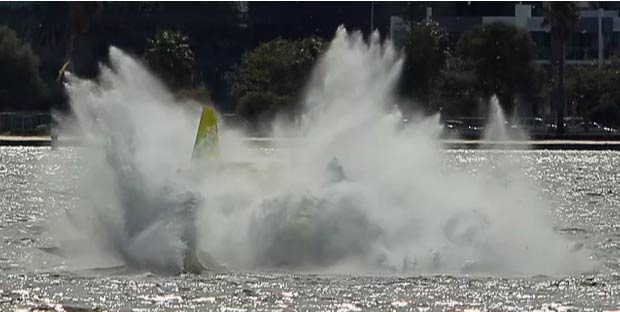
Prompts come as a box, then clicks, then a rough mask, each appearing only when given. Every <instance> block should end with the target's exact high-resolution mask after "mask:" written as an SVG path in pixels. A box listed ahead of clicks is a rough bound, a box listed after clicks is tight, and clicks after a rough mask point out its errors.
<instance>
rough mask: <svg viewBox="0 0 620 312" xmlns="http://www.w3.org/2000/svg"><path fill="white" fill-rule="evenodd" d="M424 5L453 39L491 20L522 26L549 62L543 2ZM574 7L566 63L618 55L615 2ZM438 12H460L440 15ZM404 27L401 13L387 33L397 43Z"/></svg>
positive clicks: (619, 24)
mask: <svg viewBox="0 0 620 312" xmlns="http://www.w3.org/2000/svg"><path fill="white" fill-rule="evenodd" d="M485 3H486V2H485ZM427 5H428V6H426V7H425V9H426V10H425V17H426V18H431V19H433V20H434V21H436V22H438V23H439V24H440V25H442V26H443V27H445V28H446V30H447V31H448V33H450V35H451V36H452V37H453V38H455V39H458V38H459V37H460V35H461V34H462V33H464V32H466V31H468V30H470V29H472V28H473V27H475V26H478V25H484V24H489V23H493V22H505V23H509V24H513V25H516V26H518V27H521V28H523V29H526V30H527V31H528V32H529V33H530V35H531V37H532V40H533V41H534V43H535V44H536V49H537V62H539V63H541V64H549V63H550V59H551V33H550V28H549V27H548V26H547V27H543V20H544V4H543V2H530V3H525V2H519V3H515V2H506V3H505V4H504V5H502V6H501V8H496V9H495V10H494V11H495V12H507V11H508V10H507V8H508V7H512V8H513V10H512V12H511V14H505V15H482V14H484V13H486V11H485V10H483V9H477V8H472V9H471V10H470V11H467V10H464V9H459V8H458V7H457V8H455V9H453V10H447V9H445V8H441V10H438V11H439V12H434V11H436V10H435V4H434V3H427ZM461 5H462V4H461ZM498 5H499V4H498ZM578 6H579V7H580V8H581V14H580V21H579V25H578V27H577V29H576V31H575V32H574V34H573V36H572V38H571V39H570V40H569V42H568V43H567V47H566V48H567V50H566V59H567V61H566V63H567V64H569V65H570V64H583V65H585V64H593V63H602V62H608V61H609V60H610V59H611V58H612V57H613V56H614V55H618V54H620V17H619V15H618V12H619V11H618V8H617V4H603V3H601V4H599V3H596V2H579V3H578ZM597 6H598V7H597ZM433 13H435V14H433ZM437 13H439V14H437ZM442 13H443V14H459V13H460V14H463V15H440V14H442ZM408 29H409V26H408V22H407V21H406V20H405V19H404V18H403V17H402V16H392V17H391V18H390V36H391V38H392V39H393V40H394V42H396V43H397V44H398V43H399V42H402V38H403V35H404V34H406V32H407V31H408Z"/></svg>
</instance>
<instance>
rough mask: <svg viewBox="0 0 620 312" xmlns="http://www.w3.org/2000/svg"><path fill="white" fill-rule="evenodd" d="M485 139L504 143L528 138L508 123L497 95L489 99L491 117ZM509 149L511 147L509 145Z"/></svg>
mask: <svg viewBox="0 0 620 312" xmlns="http://www.w3.org/2000/svg"><path fill="white" fill-rule="evenodd" d="M483 138H484V139H485V140H490V141H504V142H506V141H510V140H524V139H526V138H527V136H526V134H525V133H524V132H523V131H522V130H521V129H518V128H516V127H513V126H512V125H511V124H510V123H509V122H508V119H507V118H506V114H505V113H504V109H502V106H501V105H500V103H499V99H498V98H497V96H496V95H493V96H491V98H490V99H489V115H488V117H487V124H486V125H485V129H484V136H483ZM508 147H510V146H509V145H508Z"/></svg>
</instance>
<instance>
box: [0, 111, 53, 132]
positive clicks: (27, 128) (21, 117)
mask: <svg viewBox="0 0 620 312" xmlns="http://www.w3.org/2000/svg"><path fill="white" fill-rule="evenodd" d="M51 120H52V117H51V115H50V113H49V112H0V134H2V133H10V134H30V133H45V132H48V131H49V128H50V123H51Z"/></svg>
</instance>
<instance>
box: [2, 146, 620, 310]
mask: <svg viewBox="0 0 620 312" xmlns="http://www.w3.org/2000/svg"><path fill="white" fill-rule="evenodd" d="M448 153H449V156H450V159H451V161H454V162H455V163H456V164H458V165H462V166H466V167H467V168H469V169H470V170H476V169H477V168H481V167H483V166H487V165H488V164H489V160H490V159H493V158H494V157H498V156H502V157H506V156H508V157H514V158H515V159H520V160H522V161H523V164H525V167H524V168H525V170H526V171H527V174H528V175H530V176H531V178H532V179H534V180H535V181H536V183H538V184H539V185H540V186H541V193H542V195H543V196H545V197H547V198H548V199H549V200H550V201H551V202H552V203H553V204H552V205H551V206H550V207H552V211H550V213H551V214H552V215H553V216H554V217H555V220H556V230H557V231H559V232H561V233H562V234H563V235H565V236H567V237H568V238H570V239H572V240H575V241H577V242H583V243H584V245H585V247H586V248H589V249H591V250H592V251H593V257H594V258H596V259H598V260H600V261H601V263H602V266H601V267H600V268H599V270H598V273H596V274H588V275H574V276H559V277H548V276H531V277H519V278H504V277H493V276H458V277H456V276H441V275H440V276H407V275H402V276H400V275H398V276H377V275H366V276H350V275H338V274H289V273H281V272H279V273H243V272H236V273H226V274H215V273H212V274H203V275H182V276H175V277H161V276H155V275H152V274H148V273H127V272H119V271H116V272H114V273H113V274H112V273H110V272H107V271H92V270H90V271H86V270H80V269H76V268H74V267H70V266H68V265H67V264H66V263H65V262H64V261H63V259H62V258H59V257H57V256H54V255H51V254H49V253H46V252H43V251H41V250H40V248H44V247H48V246H49V245H50V238H49V237H48V236H47V235H46V233H45V230H44V227H45V226H46V224H47V221H48V220H49V219H50V218H51V217H53V216H54V215H55V214H59V213H62V210H63V209H64V208H65V206H67V205H69V203H70V202H71V200H72V199H73V198H74V197H75V193H74V191H73V190H72V189H71V188H70V187H69V186H66V185H49V184H46V183H42V180H43V179H42V178H41V177H42V175H54V174H56V173H57V172H58V169H59V165H58V163H59V161H60V160H62V161H63V163H65V164H66V163H67V162H69V163H71V162H72V161H73V160H74V158H75V153H73V152H71V150H60V151H59V152H54V153H52V152H51V151H50V150H49V148H33V147H0V234H1V237H2V243H1V244H0V277H1V278H0V310H2V311H11V310H21V309H23V310H26V311H27V310H29V309H32V308H36V307H40V308H45V307H47V308H56V310H58V311H62V306H60V304H62V305H64V306H65V307H66V310H69V307H82V308H100V309H102V310H104V311H107V310H109V311H154V310H182V311H186V310H199V311H203V310H221V311H297V310H299V311H326V310H330V311H363V310H375V311H377V310H380V311H387V310H393V311H447V310H456V311H491V310H494V311H532V310H541V311H604V310H618V309H620V188H618V184H617V182H618V181H617V180H620V167H619V165H620V153H619V152H603V151H520V152H510V151H502V152H500V151H496V152H489V151H450V152H448ZM55 159H58V160H59V161H58V162H57V161H55Z"/></svg>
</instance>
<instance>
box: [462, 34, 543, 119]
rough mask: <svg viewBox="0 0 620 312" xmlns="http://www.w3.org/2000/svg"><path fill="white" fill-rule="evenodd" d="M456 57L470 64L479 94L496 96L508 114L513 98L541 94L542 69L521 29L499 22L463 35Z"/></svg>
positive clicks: (527, 35) (526, 35)
mask: <svg viewBox="0 0 620 312" xmlns="http://www.w3.org/2000/svg"><path fill="white" fill-rule="evenodd" d="M457 53H458V55H459V56H460V57H462V58H464V59H466V60H469V61H470V62H471V63H472V64H473V67H474V70H475V76H476V80H477V81H476V88H477V89H478V91H479V93H480V94H481V95H482V96H484V97H490V96H491V95H493V94H495V95H497V97H498V98H499V99H500V103H501V104H502V106H503V108H504V111H506V112H507V113H508V114H511V113H512V112H513V109H514V106H513V103H514V100H515V96H516V95H524V96H527V95H531V94H536V93H539V92H540V88H539V86H540V85H541V82H540V81H537V79H540V77H541V75H540V72H541V68H540V66H538V65H537V64H536V63H535V62H534V59H535V56H536V49H535V45H534V42H533V41H532V39H531V38H530V35H529V33H528V32H527V31H526V30H524V29H520V28H518V27H517V26H514V25H511V24H506V23H502V22H495V23H491V24H488V25H482V26H478V27H475V28H474V29H472V30H471V31H469V32H466V33H465V34H463V36H462V37H461V39H460V40H459V42H458V45H457Z"/></svg>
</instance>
